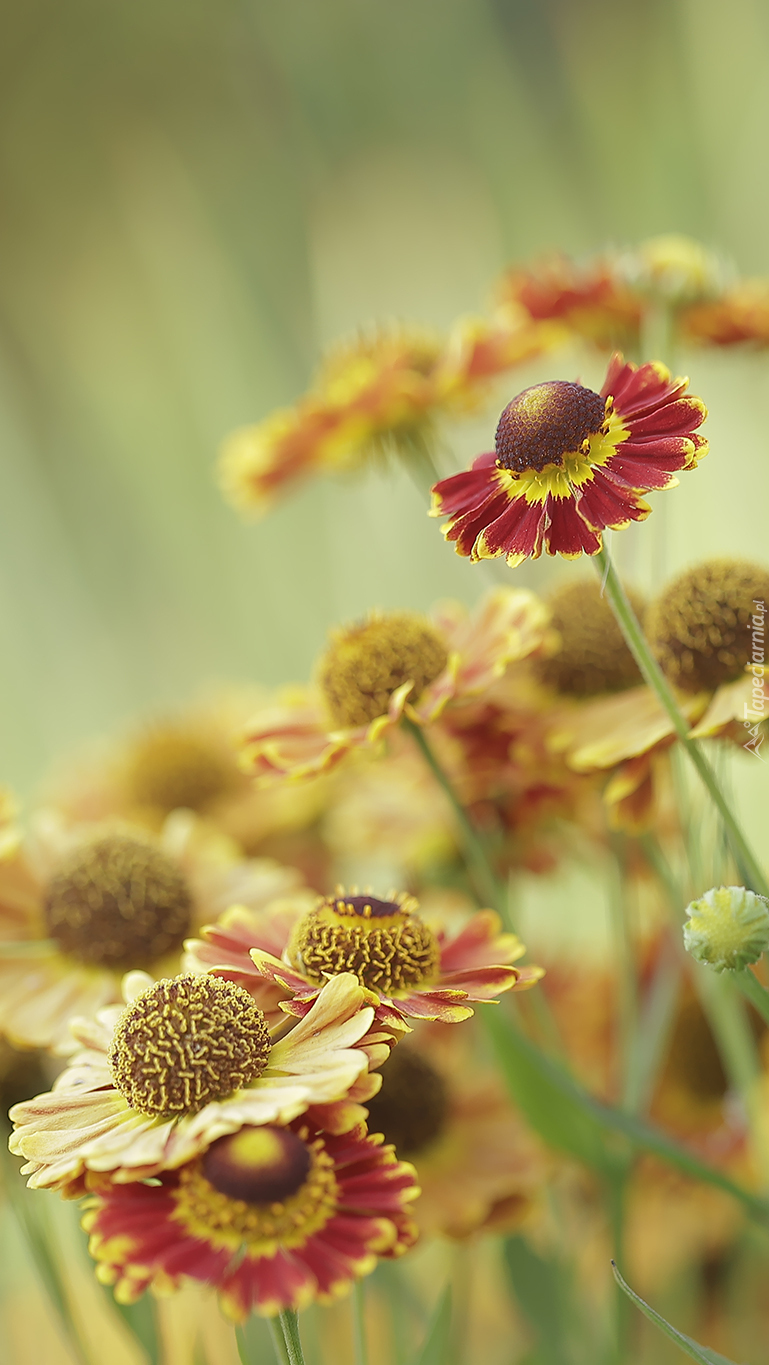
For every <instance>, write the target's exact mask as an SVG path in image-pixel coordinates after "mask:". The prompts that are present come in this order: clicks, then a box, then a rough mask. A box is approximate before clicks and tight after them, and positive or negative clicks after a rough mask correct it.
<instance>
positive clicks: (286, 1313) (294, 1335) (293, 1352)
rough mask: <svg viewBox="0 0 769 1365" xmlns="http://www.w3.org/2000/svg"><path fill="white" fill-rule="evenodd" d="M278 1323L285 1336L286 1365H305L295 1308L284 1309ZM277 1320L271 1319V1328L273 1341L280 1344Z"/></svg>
mask: <svg viewBox="0 0 769 1365" xmlns="http://www.w3.org/2000/svg"><path fill="white" fill-rule="evenodd" d="M277 1320H278V1323H279V1324H280V1332H281V1334H282V1336H283V1346H284V1351H285V1361H286V1365H305V1362H304V1352H303V1350H302V1343H301V1340H300V1338H299V1320H298V1318H297V1315H296V1311H295V1309H293V1308H284V1309H283V1311H282V1312H280V1313H278V1319H277ZM274 1323H275V1319H274V1318H271V1319H270V1326H271V1327H272V1328H273V1340H274V1341H275V1342H276V1345H277V1342H278V1333H277V1331H276V1329H275V1326H274Z"/></svg>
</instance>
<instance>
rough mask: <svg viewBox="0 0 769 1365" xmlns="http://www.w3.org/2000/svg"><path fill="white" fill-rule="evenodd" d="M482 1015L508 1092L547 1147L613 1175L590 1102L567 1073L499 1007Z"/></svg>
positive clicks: (610, 1158) (611, 1161)
mask: <svg viewBox="0 0 769 1365" xmlns="http://www.w3.org/2000/svg"><path fill="white" fill-rule="evenodd" d="M479 1013H481V1011H479ZM482 1014H483V1020H484V1023H485V1026H486V1029H487V1031H488V1033H489V1034H490V1035H491V1039H492V1041H493V1043H494V1047H495V1050H496V1053H497V1057H498V1060H499V1062H500V1065H501V1067H502V1071H503V1073H504V1076H505V1079H506V1081H507V1085H508V1088H509V1090H510V1093H511V1095H512V1097H513V1099H514V1100H515V1103H516V1104H517V1106H518V1108H519V1109H520V1110H521V1111H522V1113H524V1114H525V1115H526V1117H527V1119H528V1120H529V1123H530V1124H531V1125H532V1127H533V1128H536V1130H537V1132H538V1133H540V1134H541V1136H542V1137H543V1138H544V1139H545V1141H546V1142H548V1143H549V1144H550V1146H552V1147H557V1148H559V1149H560V1150H561V1151H565V1152H568V1153H569V1154H570V1155H571V1156H575V1157H577V1159H578V1160H579V1161H582V1162H584V1164H585V1165H586V1166H592V1167H593V1169H595V1170H598V1171H603V1172H607V1171H609V1172H612V1173H613V1172H615V1171H616V1169H617V1166H618V1164H619V1160H618V1157H617V1155H616V1154H614V1153H612V1152H610V1151H609V1150H608V1148H607V1146H606V1143H605V1141H604V1135H603V1127H602V1124H601V1122H600V1120H599V1118H598V1117H597V1115H596V1114H595V1113H594V1112H593V1111H592V1101H591V1104H590V1105H589V1106H588V1105H586V1104H585V1099H584V1098H583V1097H582V1096H581V1095H580V1092H579V1089H578V1087H577V1086H575V1084H574V1082H573V1081H572V1080H571V1078H570V1077H569V1076H568V1075H567V1073H566V1072H565V1071H563V1070H562V1068H561V1067H560V1066H559V1065H558V1064H557V1062H554V1061H552V1060H551V1058H549V1057H548V1056H546V1054H545V1053H544V1052H542V1051H541V1050H540V1049H539V1048H538V1047H536V1045H535V1044H534V1043H532V1042H530V1040H529V1039H528V1038H526V1037H525V1036H524V1034H523V1033H521V1032H520V1030H519V1029H518V1028H517V1027H516V1026H515V1024H514V1023H513V1022H512V1020H510V1019H509V1018H506V1017H505V1015H504V1014H502V1012H501V1011H500V1010H499V1009H498V1008H494V1009H492V1008H487V1009H485V1010H483V1011H482ZM585 1098H588V1099H589V1097H588V1096H585Z"/></svg>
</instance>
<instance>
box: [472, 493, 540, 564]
mask: <svg viewBox="0 0 769 1365" xmlns="http://www.w3.org/2000/svg"><path fill="white" fill-rule="evenodd" d="M546 524H547V521H546V516H545V506H544V504H543V503H541V502H527V501H526V499H525V498H516V499H515V501H514V502H510V501H509V499H508V503H507V509H506V511H504V512H502V514H501V516H498V517H497V519H496V521H494V522H491V523H490V524H488V525H487V526H486V529H485V530H484V532H483V537H482V544H483V548H484V550H487V551H488V552H489V553H491V554H493V555H496V554H505V555H513V556H515V555H523V556H524V557H525V558H526V559H538V558H539V556H540V555H541V553H542V537H543V535H544V532H545V527H546Z"/></svg>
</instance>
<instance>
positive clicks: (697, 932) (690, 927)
mask: <svg viewBox="0 0 769 1365" xmlns="http://www.w3.org/2000/svg"><path fill="white" fill-rule="evenodd" d="M687 914H688V916H689V919H688V920H687V922H686V924H685V925H684V947H685V948H686V951H687V952H688V953H691V955H692V957H696V959H697V961H698V962H707V963H708V964H709V966H711V967H715V970H716V971H717V972H723V971H725V970H729V971H741V970H742V969H743V967H747V965H748V963H750V962H757V961H758V959H759V958H760V956H761V954H762V953H764V952H766V950H767V948H769V902H767V900H766V899H765V898H764V897H763V896H757V895H755V893H754V892H753V891H747V890H746V889H745V887H744V886H714V887H712V888H711V890H710V891H706V892H705V895H704V896H702V897H701V898H700V899H699V900H696V901H692V903H691V905H689V906H688V907H687Z"/></svg>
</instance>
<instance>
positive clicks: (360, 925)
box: [289, 895, 439, 995]
mask: <svg viewBox="0 0 769 1365" xmlns="http://www.w3.org/2000/svg"><path fill="white" fill-rule="evenodd" d="M416 904H417V903H416V901H415V900H414V899H413V897H410V896H400V897H399V898H398V899H397V900H386V901H385V900H377V899H376V897H374V896H343V895H342V896H338V897H328V898H326V899H324V900H322V901H321V902H320V904H319V905H317V906H316V907H315V908H314V909H313V910H310V911H309V913H308V914H307V915H305V916H304V918H303V919H301V920H300V921H299V924H298V925H297V927H296V929H295V930H294V933H293V935H292V938H291V944H290V947H289V956H290V958H291V960H292V961H293V962H294V963H295V964H296V965H297V966H298V967H299V968H300V969H301V970H302V971H303V972H304V973H305V975H306V976H308V977H309V978H310V980H311V981H315V982H317V983H318V984H320V983H321V982H322V981H325V979H326V977H327V976H336V975H337V974H338V973H339V972H354V973H355V975H356V976H357V977H358V980H359V981H360V982H361V983H362V984H363V985H364V986H368V988H369V989H370V990H374V991H378V992H379V993H380V994H382V995H393V994H397V993H398V992H399V991H407V990H409V989H411V988H412V987H414V986H419V985H420V984H421V983H422V982H423V981H427V980H429V979H430V978H431V977H432V976H433V975H434V974H435V972H436V971H437V968H438V961H439V949H438V942H437V940H436V938H435V935H434V934H433V932H432V930H430V929H428V927H427V925H426V924H423V923H422V921H421V919H420V918H419V916H418V915H416V914H414V910H415V909H416Z"/></svg>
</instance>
